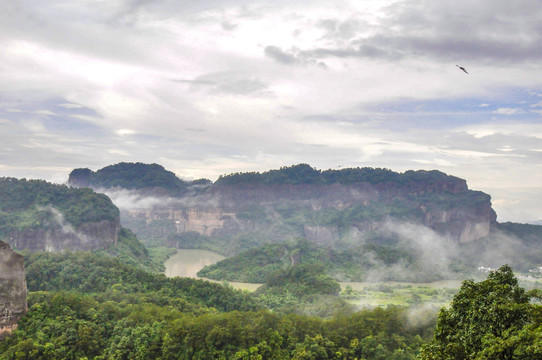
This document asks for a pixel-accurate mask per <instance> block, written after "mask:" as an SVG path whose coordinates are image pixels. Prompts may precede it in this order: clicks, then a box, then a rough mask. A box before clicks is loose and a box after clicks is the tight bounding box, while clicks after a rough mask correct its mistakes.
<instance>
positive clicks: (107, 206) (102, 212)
mask: <svg viewBox="0 0 542 360" xmlns="http://www.w3.org/2000/svg"><path fill="white" fill-rule="evenodd" d="M55 211H58V212H60V213H61V214H62V216H63V220H64V221H66V222H67V223H69V224H71V225H73V226H74V227H76V228H77V227H78V226H79V225H81V224H84V223H88V222H99V221H102V220H115V219H118V217H119V210H118V209H117V207H116V206H115V205H113V203H112V202H111V200H110V199H109V198H108V197H107V196H105V195H103V194H98V193H95V192H94V191H92V190H90V189H75V188H70V187H67V186H65V185H54V184H51V183H48V182H46V181H42V180H26V179H22V180H18V179H14V178H0V239H2V238H5V237H6V236H8V235H9V234H11V233H13V232H21V231H25V230H28V229H35V228H44V227H47V226H58V220H55Z"/></svg>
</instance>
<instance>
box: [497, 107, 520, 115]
mask: <svg viewBox="0 0 542 360" xmlns="http://www.w3.org/2000/svg"><path fill="white" fill-rule="evenodd" d="M521 112H522V110H521V109H515V108H499V109H497V110H495V111H493V113H494V114H499V115H514V114H519V113H521Z"/></svg>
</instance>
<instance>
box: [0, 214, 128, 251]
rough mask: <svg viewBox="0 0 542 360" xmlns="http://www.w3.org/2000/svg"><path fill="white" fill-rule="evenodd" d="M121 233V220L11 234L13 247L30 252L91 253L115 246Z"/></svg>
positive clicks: (29, 230) (65, 225)
mask: <svg viewBox="0 0 542 360" xmlns="http://www.w3.org/2000/svg"><path fill="white" fill-rule="evenodd" d="M119 230H120V218H119V219H116V220H102V221H99V222H92V223H83V224H81V225H80V226H79V227H78V228H77V229H75V228H74V227H73V226H71V225H68V224H55V225H53V226H47V227H37V228H31V229H27V230H24V231H16V232H13V233H12V234H10V236H9V237H8V239H7V240H8V241H9V243H10V244H11V246H13V247H14V248H17V249H29V250H31V251H49V252H58V251H64V250H69V251H92V250H97V249H104V248H109V247H110V246H111V245H115V244H116V243H117V240H118V232H119Z"/></svg>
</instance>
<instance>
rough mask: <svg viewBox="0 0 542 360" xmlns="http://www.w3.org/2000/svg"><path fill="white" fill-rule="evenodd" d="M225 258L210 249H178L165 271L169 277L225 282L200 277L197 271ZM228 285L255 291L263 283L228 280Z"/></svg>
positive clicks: (170, 258) (166, 265) (166, 264)
mask: <svg viewBox="0 0 542 360" xmlns="http://www.w3.org/2000/svg"><path fill="white" fill-rule="evenodd" d="M222 259H225V257H224V256H222V255H220V254H218V253H215V252H213V251H209V250H197V249H178V250H177V253H176V254H175V255H173V256H171V257H169V258H168V259H167V260H166V262H165V263H164V266H165V267H166V271H165V272H164V273H165V274H166V276H167V277H174V276H181V277H190V278H194V279H204V280H208V281H212V282H218V283H224V281H215V280H211V279H206V278H200V277H198V275H197V273H198V271H200V270H201V269H203V268H204V267H205V266H207V265H212V264H215V263H217V262H219V261H220V260H222ZM227 283H228V285H230V286H231V287H233V288H235V289H240V290H249V291H254V290H256V289H257V288H258V287H259V286H260V285H262V284H251V283H240V282H230V281H228V282H227Z"/></svg>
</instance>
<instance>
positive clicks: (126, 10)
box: [0, 0, 542, 219]
mask: <svg viewBox="0 0 542 360" xmlns="http://www.w3.org/2000/svg"><path fill="white" fill-rule="evenodd" d="M541 12H542V9H541V6H538V5H537V4H536V2H532V1H523V0H520V1H517V2H505V1H501V0H496V1H489V0H481V1H477V2H476V3H472V2H467V1H466V0H460V1H459V2H454V3H445V2H435V1H429V0H421V1H413V0H406V1H396V0H387V1H363V2H359V1H358V2H355V1H348V0H344V1H343V0H340V1H339V2H337V3H334V4H333V5H330V4H327V3H325V2H314V1H307V0H296V1H284V0H278V1H267V0H266V1H261V2H253V3H247V2H242V1H239V0H221V1H218V0H210V1H205V2H178V1H171V0H166V1H151V0H134V1H128V0H112V1H107V2H104V1H102V2H89V1H78V2H73V1H72V2H68V1H66V0H51V1H48V2H47V4H45V3H31V2H29V1H27V0H23V1H8V2H4V3H3V4H2V11H0V40H2V43H3V44H4V46H2V48H1V49H0V64H2V65H1V66H0V76H1V77H2V82H0V119H4V120H2V121H1V122H0V126H1V127H2V131H1V132H0V144H2V145H1V146H0V159H1V161H0V175H2V176H20V177H43V178H46V179H55V180H58V179H60V180H58V181H62V180H63V179H65V178H66V177H67V173H69V171H70V170H71V169H73V168H77V167H91V168H101V167H103V166H106V165H109V164H112V163H116V162H119V161H142V162H160V163H161V164H162V165H164V166H165V167H166V168H170V169H173V170H176V171H178V172H180V173H183V174H187V175H188V176H191V177H194V178H200V177H207V178H213V179H214V178H216V177H217V176H219V175H220V174H224V173H230V172H235V171H265V170H268V169H271V168H278V167H280V166H284V165H288V164H294V163H299V162H305V163H310V164H311V165H313V166H316V167H319V168H331V167H336V166H337V164H342V165H344V166H375V167H388V168H391V169H394V170H398V171H404V170H407V169H409V168H414V169H419V168H425V169H431V168H437V169H439V170H442V171H445V172H449V173H452V174H454V175H458V176H461V177H464V178H466V179H467V180H468V181H469V184H470V185H472V186H474V187H476V189H479V190H486V189H488V190H491V192H492V194H495V195H496V196H497V197H498V198H505V199H511V197H512V195H514V194H512V192H511V189H512V188H514V189H520V188H521V189H522V190H525V191H526V192H527V193H528V192H530V193H531V194H532V195H531V197H533V198H536V197H537V196H538V195H540V196H542V193H541V190H539V189H537V188H536V187H534V186H533V184H535V183H536V182H537V181H538V183H541V181H542V179H540V176H542V175H541V173H542V169H540V167H539V164H540V161H541V160H542V159H541V158H540V154H541V153H540V152H539V151H531V149H541V148H542V144H541V143H540V139H542V128H541V126H540V114H539V113H537V111H539V110H538V109H540V106H539V104H540V96H539V94H542V80H540V79H542V68H541V67H540V65H539V64H540V63H541V62H540V60H541V56H540V53H541V51H542V50H541V49H540V46H538V44H539V43H540V40H541V39H542V35H541V33H542V26H540V25H539V24H541V23H542V21H541V20H542V19H541ZM455 64H463V65H465V66H466V67H467V68H468V69H469V70H471V71H470V72H471V75H469V76H466V75H465V76H461V77H459V76H458V75H461V74H460V73H458V70H457V68H455ZM324 68H325V69H326V71H322V70H323V69H324ZM172 79H173V80H172ZM481 104H483V105H485V106H481ZM507 109H508V110H507ZM53 115H54V116H53ZM127 130H129V131H128V132H127ZM195 130H197V131H195ZM503 149H504V150H507V151H503ZM533 189H534V190H533ZM488 192H489V191H488ZM518 196H520V195H518ZM540 196H538V198H539V197H540ZM521 198H522V199H525V198H527V196H524V195H521ZM507 204H511V203H510V202H508V203H503V205H502V208H501V210H500V211H502V212H503V213H506V214H510V217H509V218H522V219H526V214H520V213H519V210H517V209H515V208H513V207H512V205H507ZM522 204H525V202H522ZM529 209H530V210H532V211H531V214H527V215H529V217H540V218H542V214H541V213H540V211H541V210H537V209H536V208H534V207H533V206H531V204H530V203H529ZM505 211H506V212H505ZM507 216H508V215H507Z"/></svg>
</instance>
